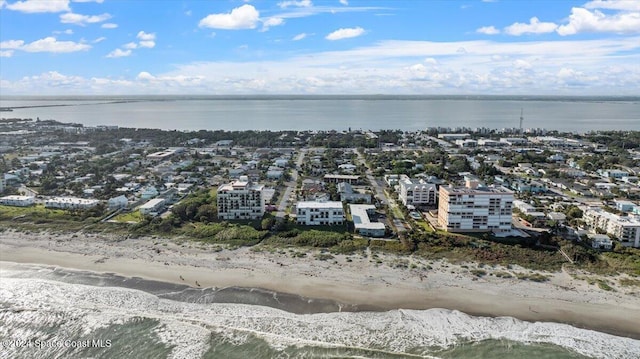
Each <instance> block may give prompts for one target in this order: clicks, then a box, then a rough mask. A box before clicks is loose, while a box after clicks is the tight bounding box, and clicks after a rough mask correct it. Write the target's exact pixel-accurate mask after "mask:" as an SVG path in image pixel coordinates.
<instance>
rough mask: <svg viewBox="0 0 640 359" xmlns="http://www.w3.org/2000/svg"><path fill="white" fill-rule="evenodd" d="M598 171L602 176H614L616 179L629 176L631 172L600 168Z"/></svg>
mask: <svg viewBox="0 0 640 359" xmlns="http://www.w3.org/2000/svg"><path fill="white" fill-rule="evenodd" d="M598 173H600V174H601V175H602V177H607V178H614V179H622V177H628V176H629V172H627V171H622V170H616V169H606V170H598Z"/></svg>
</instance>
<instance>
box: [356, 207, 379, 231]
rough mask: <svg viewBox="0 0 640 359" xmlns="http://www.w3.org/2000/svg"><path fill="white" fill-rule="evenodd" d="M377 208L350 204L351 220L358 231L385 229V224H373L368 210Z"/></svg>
mask: <svg viewBox="0 0 640 359" xmlns="http://www.w3.org/2000/svg"><path fill="white" fill-rule="evenodd" d="M375 208H376V206H374V205H371V204H350V205H349V209H350V210H351V218H352V219H353V225H354V227H355V228H356V229H359V228H363V229H385V226H384V223H380V222H373V223H372V222H371V220H370V219H369V214H368V213H367V210H369V209H375Z"/></svg>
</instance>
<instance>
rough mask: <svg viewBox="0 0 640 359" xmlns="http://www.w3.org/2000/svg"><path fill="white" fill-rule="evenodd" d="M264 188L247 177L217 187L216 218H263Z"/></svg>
mask: <svg viewBox="0 0 640 359" xmlns="http://www.w3.org/2000/svg"><path fill="white" fill-rule="evenodd" d="M263 190H264V186H263V185H260V184H257V183H252V182H251V181H249V178H248V177H247V176H240V178H239V179H238V180H237V181H233V182H231V183H229V184H225V185H222V186H220V187H218V194H217V201H218V218H221V219H260V218H262V216H264V205H265V202H264V196H263V195H262V191H263Z"/></svg>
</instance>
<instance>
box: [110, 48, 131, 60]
mask: <svg viewBox="0 0 640 359" xmlns="http://www.w3.org/2000/svg"><path fill="white" fill-rule="evenodd" d="M130 55H131V50H122V49H115V50H113V51H111V52H110V53H109V54H107V57H109V58H117V57H127V56H130Z"/></svg>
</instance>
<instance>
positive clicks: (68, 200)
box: [47, 197, 100, 204]
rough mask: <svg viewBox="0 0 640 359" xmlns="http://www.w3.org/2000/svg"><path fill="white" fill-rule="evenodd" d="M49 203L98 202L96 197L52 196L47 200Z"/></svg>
mask: <svg viewBox="0 0 640 359" xmlns="http://www.w3.org/2000/svg"><path fill="white" fill-rule="evenodd" d="M47 202H49V203H76V204H94V203H98V202H100V201H99V200H97V199H86V198H77V197H53V198H50V199H48V200H47Z"/></svg>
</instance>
